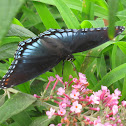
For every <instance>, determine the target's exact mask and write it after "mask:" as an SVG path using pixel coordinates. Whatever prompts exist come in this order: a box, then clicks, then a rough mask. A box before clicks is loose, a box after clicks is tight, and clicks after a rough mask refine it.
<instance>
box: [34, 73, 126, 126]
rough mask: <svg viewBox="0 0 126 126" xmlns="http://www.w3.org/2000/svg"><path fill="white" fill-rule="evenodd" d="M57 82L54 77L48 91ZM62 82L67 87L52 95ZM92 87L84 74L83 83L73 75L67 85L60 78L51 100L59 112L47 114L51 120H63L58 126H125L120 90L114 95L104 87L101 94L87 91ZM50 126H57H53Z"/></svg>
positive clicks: (123, 103) (51, 111)
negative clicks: (120, 102) (56, 117)
mask: <svg viewBox="0 0 126 126" xmlns="http://www.w3.org/2000/svg"><path fill="white" fill-rule="evenodd" d="M54 80H55V79H54V78H53V77H50V78H49V83H48V84H47V87H46V90H47V89H48V87H49V85H50V83H51V82H52V81H54ZM58 82H61V83H62V85H63V87H60V88H58V90H57V91H56V93H52V91H53V92H54V89H55V87H56V85H57V83H58ZM88 85H89V84H88V82H87V78H86V76H85V75H84V74H82V73H79V79H77V78H73V77H72V76H71V75H70V76H69V81H68V82H63V81H62V78H61V77H59V76H58V75H57V76H56V81H55V83H54V86H53V88H52V91H51V95H50V100H52V101H54V102H55V103H57V105H58V107H59V109H58V110H55V109H54V108H52V107H51V108H50V111H47V112H46V115H47V116H48V118H51V117H52V116H54V115H55V116H60V117H61V123H60V124H58V125H57V126H62V124H65V126H69V125H73V126H79V125H80V124H81V125H84V126H88V125H90V126H125V125H124V124H125V123H126V101H122V104H121V105H118V103H119V102H118V100H119V96H121V92H120V91H119V90H118V89H116V90H115V91H114V93H112V94H110V91H109V89H108V88H107V87H106V86H102V87H101V90H99V91H97V92H92V90H90V89H88V88H87V86H88ZM35 96H36V95H35ZM36 97H37V98H39V97H38V96H36ZM50 126H55V125H54V124H50Z"/></svg>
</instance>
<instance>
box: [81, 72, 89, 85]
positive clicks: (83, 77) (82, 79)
mask: <svg viewBox="0 0 126 126" xmlns="http://www.w3.org/2000/svg"><path fill="white" fill-rule="evenodd" d="M79 81H80V82H81V83H82V84H87V83H88V82H87V78H86V76H85V75H84V74H82V73H79Z"/></svg>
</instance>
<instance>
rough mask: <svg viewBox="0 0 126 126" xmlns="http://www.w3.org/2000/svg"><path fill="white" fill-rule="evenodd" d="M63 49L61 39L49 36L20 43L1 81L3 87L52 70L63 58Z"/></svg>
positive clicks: (0, 84)
mask: <svg viewBox="0 0 126 126" xmlns="http://www.w3.org/2000/svg"><path fill="white" fill-rule="evenodd" d="M63 49H64V46H63V45H62V44H60V41H59V40H56V39H53V38H51V37H50V38H48V36H44V37H42V38H30V39H28V40H26V41H23V42H21V43H19V47H18V49H17V51H16V53H15V60H14V61H13V62H12V64H11V66H10V68H9V70H8V72H7V73H6V75H5V76H4V77H3V78H2V80H1V81H0V86H1V88H9V87H12V86H15V85H18V84H21V83H23V82H26V81H28V80H30V79H32V78H34V77H36V76H38V75H40V74H42V73H44V72H46V71H48V70H50V69H51V68H52V67H54V66H55V65H56V64H58V63H59V62H60V61H61V59H63V57H62V53H63Z"/></svg>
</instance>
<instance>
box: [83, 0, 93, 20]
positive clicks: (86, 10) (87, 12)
mask: <svg viewBox="0 0 126 126" xmlns="http://www.w3.org/2000/svg"><path fill="white" fill-rule="evenodd" d="M82 19H84V20H93V19H94V3H93V2H91V1H89V0H83V4H82Z"/></svg>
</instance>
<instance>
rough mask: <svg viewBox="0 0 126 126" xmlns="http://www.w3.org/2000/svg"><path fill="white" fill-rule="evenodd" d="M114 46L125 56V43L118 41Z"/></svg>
mask: <svg viewBox="0 0 126 126" xmlns="http://www.w3.org/2000/svg"><path fill="white" fill-rule="evenodd" d="M115 44H116V45H118V46H119V48H120V49H121V50H122V51H123V53H124V54H126V42H123V41H120V42H116V43H115Z"/></svg>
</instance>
